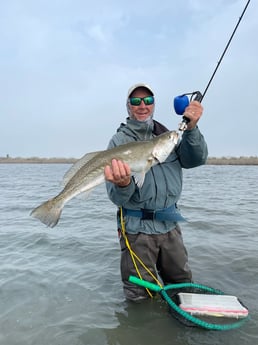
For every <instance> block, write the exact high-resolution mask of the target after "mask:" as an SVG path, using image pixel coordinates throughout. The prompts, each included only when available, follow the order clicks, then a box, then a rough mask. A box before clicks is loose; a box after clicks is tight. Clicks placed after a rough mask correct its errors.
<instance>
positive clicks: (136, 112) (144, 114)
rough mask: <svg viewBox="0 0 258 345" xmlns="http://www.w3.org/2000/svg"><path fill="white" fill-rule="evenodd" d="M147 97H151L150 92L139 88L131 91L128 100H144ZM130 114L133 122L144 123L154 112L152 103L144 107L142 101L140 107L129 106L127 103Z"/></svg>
mask: <svg viewBox="0 0 258 345" xmlns="http://www.w3.org/2000/svg"><path fill="white" fill-rule="evenodd" d="M147 96H152V94H151V93H150V91H148V90H147V89H145V88H142V87H139V88H137V89H136V90H134V91H133V93H132V94H131V96H130V98H132V97H140V98H144V97H147ZM129 109H130V113H131V114H132V117H133V118H134V119H135V120H138V121H145V120H146V119H147V118H148V117H149V116H150V115H151V114H152V113H153V111H154V103H153V104H150V105H146V104H145V103H144V101H143V100H142V101H141V103H140V105H131V104H130V103H129Z"/></svg>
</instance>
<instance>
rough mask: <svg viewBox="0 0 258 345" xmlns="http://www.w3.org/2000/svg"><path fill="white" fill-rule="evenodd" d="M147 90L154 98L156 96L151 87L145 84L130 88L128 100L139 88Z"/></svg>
mask: <svg viewBox="0 0 258 345" xmlns="http://www.w3.org/2000/svg"><path fill="white" fill-rule="evenodd" d="M140 87H142V88H145V89H147V90H148V91H149V92H150V93H151V95H152V96H154V92H153V91H152V89H151V87H150V86H149V85H148V84H145V83H138V84H135V85H133V86H131V87H130V89H129V90H128V93H127V98H129V97H130V96H131V94H132V93H133V92H134V91H135V90H136V89H138V88H140Z"/></svg>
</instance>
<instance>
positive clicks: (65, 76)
mask: <svg viewBox="0 0 258 345" xmlns="http://www.w3.org/2000/svg"><path fill="white" fill-rule="evenodd" d="M246 2H247V1H245V0H210V1H207V0H173V1H171V0H163V1H154V0H153V1H152V0H148V1H147V0H141V1H135V0H130V1H125V0H108V1H104V0H95V1H89V0H37V1H35V0H22V1H20V0H1V1H0V119H1V131H0V156H6V155H7V154H9V155H10V156H11V157H31V156H37V157H76V158H79V157H80V156H82V155H83V154H85V153H86V152H91V151H96V150H103V149H105V148H106V146H107V144H108V142H109V139H110V138H111V136H112V135H113V134H114V132H115V131H116V129H117V127H118V126H119V124H120V122H123V121H124V120H125V118H126V115H127V113H126V107H125V102H126V94H127V90H128V88H129V87H130V86H131V85H132V84H135V83H137V82H147V83H148V84H150V85H151V86H152V88H153V89H154V91H155V96H156V111H155V118H156V119H157V120H159V121H161V122H163V123H164V124H165V125H166V126H168V127H169V128H170V129H177V126H178V123H179V122H180V117H179V116H178V115H176V114H175V112H174V109H173V99H174V97H175V96H177V95H179V94H182V93H185V92H190V91H194V90H200V91H204V89H205V87H206V85H207V82H208V80H209V79H210V77H211V74H212V73H213V71H214V69H215V67H216V65H217V63H218V61H219V58H220V56H221V54H222V52H223V50H224V48H225V46H226V44H227V41H228V39H229V37H230V36H231V34H232V32H233V29H234V27H235V25H236V24H237V22H238V19H239V17H240V15H241V13H242V11H243V9H244V7H245V4H246ZM257 18H258V1H257V0H252V1H251V2H250V5H249V7H248V9H247V11H246V13H245V15H244V17H243V20H242V22H241V23H240V26H239V27H238V30H237V31H236V34H235V36H234V38H233V40H232V43H231V45H230V47H229V49H228V51H227V53H226V55H225V57H224V59H223V61H222V63H221V65H220V67H219V69H218V71H217V74H216V76H215V78H214V80H213V82H212V84H211V86H210V88H209V90H208V92H207V94H206V96H205V98H204V100H203V106H204V114H203V117H202V119H201V120H200V122H199V127H200V129H201V131H202V133H203V134H204V136H205V138H206V140H207V143H208V146H209V156H217V157H221V156H257V155H258V135H257V131H258V63H257V61H258V44H257V34H258V20H257Z"/></svg>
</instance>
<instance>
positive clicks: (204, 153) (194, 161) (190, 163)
mask: <svg viewBox="0 0 258 345" xmlns="http://www.w3.org/2000/svg"><path fill="white" fill-rule="evenodd" d="M176 152H177V154H178V157H179V160H180V163H181V166H182V167H183V168H185V169H189V168H194V167H197V166H200V165H202V164H205V162H206V160H207V157H208V148H207V144H206V142H205V140H204V137H203V135H202V134H201V132H200V130H199V128H198V127H195V128H193V129H191V130H186V131H185V132H184V133H183V136H182V140H181V142H180V143H179V145H178V147H177V149H176Z"/></svg>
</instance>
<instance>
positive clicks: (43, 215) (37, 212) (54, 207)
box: [30, 198, 64, 228]
mask: <svg viewBox="0 0 258 345" xmlns="http://www.w3.org/2000/svg"><path fill="white" fill-rule="evenodd" d="M63 206H64V205H63V202H62V201H60V200H58V199H57V198H53V199H49V200H48V201H46V202H44V203H43V204H41V205H40V206H38V207H36V208H35V209H34V210H33V211H32V212H31V214H30V215H31V216H32V217H34V218H38V219H39V220H40V221H41V222H42V223H44V224H46V225H47V226H49V227H51V228H53V227H54V226H56V224H57V223H58V221H59V219H60V216H61V213H62V210H63Z"/></svg>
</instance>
